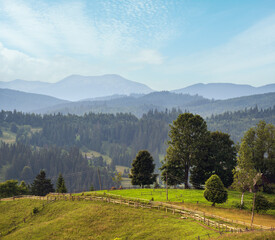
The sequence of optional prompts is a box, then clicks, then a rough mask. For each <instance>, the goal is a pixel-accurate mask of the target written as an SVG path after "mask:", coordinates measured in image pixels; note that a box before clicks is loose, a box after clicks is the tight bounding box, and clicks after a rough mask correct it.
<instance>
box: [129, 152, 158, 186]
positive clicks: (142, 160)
mask: <svg viewBox="0 0 275 240" xmlns="http://www.w3.org/2000/svg"><path fill="white" fill-rule="evenodd" d="M153 162H154V159H153V157H152V156H151V154H150V153H149V152H148V151H146V150H142V151H139V152H138V154H137V155H136V158H135V159H134V160H133V163H132V166H133V167H132V168H131V174H130V175H129V177H130V178H131V179H132V180H131V182H132V184H133V185H140V186H142V187H143V186H144V185H149V184H153V183H154V182H155V181H156V177H157V175H156V174H154V169H155V164H154V163H153Z"/></svg>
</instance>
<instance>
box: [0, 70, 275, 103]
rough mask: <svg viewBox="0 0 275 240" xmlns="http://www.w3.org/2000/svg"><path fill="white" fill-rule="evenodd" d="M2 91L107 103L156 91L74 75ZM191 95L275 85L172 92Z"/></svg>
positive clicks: (117, 79) (114, 78) (236, 93)
mask: <svg viewBox="0 0 275 240" xmlns="http://www.w3.org/2000/svg"><path fill="white" fill-rule="evenodd" d="M0 88H8V89H13V90H18V91H23V92H29V93H37V94H44V95H48V96H52V97H55V98H60V99H64V100H69V101H79V100H84V99H86V100H93V101H94V100H95V99H97V100H103V99H106V97H107V98H110V96H111V98H117V97H120V96H123V95H126V96H129V95H132V96H133V94H136V95H138V96H139V95H140V94H148V93H150V92H153V91H154V90H153V89H151V88H150V87H148V86H146V85H145V84H141V83H138V82H134V81H130V80H128V79H126V78H123V77H121V76H119V75H115V74H106V75H102V76H81V75H71V76H68V77H66V78H64V79H62V80H60V81H58V82H56V83H46V82H39V81H26V80H14V81H11V82H1V81H0ZM171 92H173V93H182V94H190V95H199V96H202V97H204V98H208V99H215V100H219V99H220V100H224V99H230V98H236V97H242V96H249V95H255V94H263V93H268V92H275V84H269V85H265V86H261V87H253V86H250V85H241V84H232V83H208V84H203V83H199V84H194V85H191V86H188V87H185V88H181V89H176V90H173V91H171Z"/></svg>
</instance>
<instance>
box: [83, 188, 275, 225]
mask: <svg viewBox="0 0 275 240" xmlns="http://www.w3.org/2000/svg"><path fill="white" fill-rule="evenodd" d="M103 192H105V193H107V194H115V195H119V196H122V197H126V198H136V199H145V200H151V199H154V201H162V202H166V191H165V189H155V190H154V189H124V190H112V191H101V192H100V191H99V192H98V193H103ZM86 194H88V193H86ZM265 196H266V197H267V199H268V200H269V201H274V197H275V196H274V194H273V195H270V194H265ZM240 197H241V193H240V192H237V191H228V201H227V202H226V203H224V204H217V205H216V207H212V206H211V203H210V202H208V201H207V200H206V199H205V198H204V196H203V190H195V189H188V190H186V189H169V190H168V201H169V202H173V203H174V204H177V205H182V206H185V207H186V208H188V209H191V210H198V211H202V212H205V213H206V214H214V215H217V216H220V217H224V218H228V219H230V220H234V221H236V220H237V221H242V222H246V223H250V221H251V210H250V209H251V207H252V197H253V196H252V194H251V193H246V194H245V197H244V202H245V205H246V207H247V209H245V210H240V209H238V208H236V207H234V205H235V204H236V203H239V202H240ZM254 224H257V225H264V226H268V227H275V211H274V210H268V211H267V212H266V213H265V214H257V213H256V214H255V218H254Z"/></svg>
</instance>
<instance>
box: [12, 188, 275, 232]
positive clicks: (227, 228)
mask: <svg viewBox="0 0 275 240" xmlns="http://www.w3.org/2000/svg"><path fill="white" fill-rule="evenodd" d="M20 198H29V199H36V200H44V201H47V203H50V202H53V201H58V200H63V201H102V202H108V203H113V204H120V205H127V206H130V207H134V208H148V209H157V210H160V211H165V212H166V213H168V212H170V213H172V214H180V215H181V218H182V219H186V218H192V219H194V220H196V221H199V222H201V223H203V224H205V225H207V226H209V227H212V228H215V229H217V231H219V232H220V233H222V232H232V233H233V232H244V231H251V230H272V231H273V230H274V228H273V227H271V228H269V227H266V226H260V225H256V224H253V228H252V229H251V228H250V224H248V223H245V222H243V221H237V220H231V219H226V218H223V217H220V216H216V215H213V214H205V213H204V212H200V211H194V210H190V209H187V208H185V207H183V206H177V205H173V204H170V203H166V202H157V201H150V200H147V199H140V198H132V197H127V198H125V197H122V196H120V195H115V194H110V193H103V194H98V193H96V192H94V193H93V194H91V195H75V194H60V193H51V194H49V195H47V196H45V197H40V196H31V195H30V196H16V197H12V198H9V200H15V199H20ZM217 219H218V220H221V221H222V223H221V222H218V221H217Z"/></svg>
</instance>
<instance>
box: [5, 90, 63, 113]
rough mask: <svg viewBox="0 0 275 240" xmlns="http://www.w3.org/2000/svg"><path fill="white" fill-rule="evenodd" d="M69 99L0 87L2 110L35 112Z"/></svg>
mask: <svg viewBox="0 0 275 240" xmlns="http://www.w3.org/2000/svg"><path fill="white" fill-rule="evenodd" d="M67 102H68V101H65V100H61V99H58V98H54V97H50V96H46V95H41V94H34V93H26V92H21V91H16V90H10V89H0V110H12V111H13V110H14V109H16V110H17V111H23V112H33V111H35V110H37V109H40V108H47V107H50V106H54V105H57V104H62V103H67Z"/></svg>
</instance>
